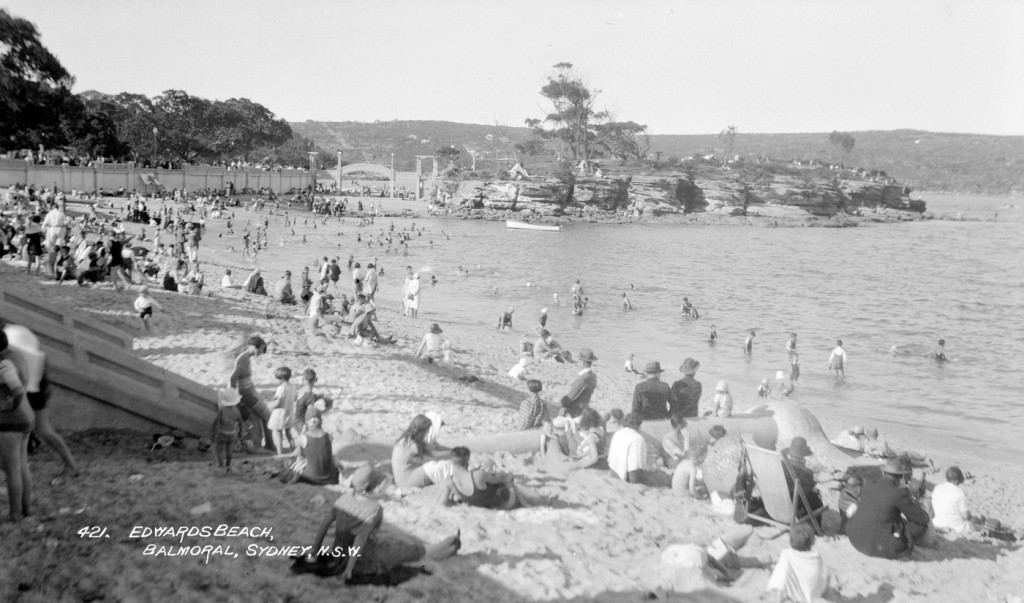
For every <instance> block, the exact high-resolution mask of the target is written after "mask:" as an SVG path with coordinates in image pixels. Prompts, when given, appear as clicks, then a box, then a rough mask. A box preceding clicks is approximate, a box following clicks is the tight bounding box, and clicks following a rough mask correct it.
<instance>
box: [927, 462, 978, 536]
mask: <svg viewBox="0 0 1024 603" xmlns="http://www.w3.org/2000/svg"><path fill="white" fill-rule="evenodd" d="M962 483H964V473H963V471H961V470H960V468H959V467H950V468H949V469H947V470H946V482H945V483H942V484H939V485H937V486H935V489H934V490H932V509H934V510H935V517H934V518H933V519H932V524H933V525H934V526H935V529H937V530H949V531H950V532H956V533H958V534H966V533H968V532H970V531H971V529H972V526H971V512H970V511H968V510H967V496H966V495H965V494H964V491H963V490H962V489H961V488H960V484H962Z"/></svg>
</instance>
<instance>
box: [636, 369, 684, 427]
mask: <svg viewBox="0 0 1024 603" xmlns="http://www.w3.org/2000/svg"><path fill="white" fill-rule="evenodd" d="M663 372H664V371H663V370H661V363H660V362H648V363H647V368H646V369H645V370H644V374H645V375H646V376H647V378H646V379H645V380H644V381H641V382H640V383H637V384H636V387H635V388H634V389H633V413H635V414H637V415H640V417H642V418H643V420H645V421H658V420H662V419H667V418H669V416H671V410H672V407H673V406H675V405H676V404H675V400H674V399H673V397H672V388H671V387H670V386H669V384H668V383H665V382H664V381H662V380H661V374H662V373H663Z"/></svg>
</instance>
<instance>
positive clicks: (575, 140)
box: [526, 63, 608, 160]
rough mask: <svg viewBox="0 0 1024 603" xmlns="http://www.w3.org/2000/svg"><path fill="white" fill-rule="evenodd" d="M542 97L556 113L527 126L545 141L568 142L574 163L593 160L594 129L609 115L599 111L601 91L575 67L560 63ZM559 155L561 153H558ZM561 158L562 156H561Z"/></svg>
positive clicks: (531, 121) (543, 90)
mask: <svg viewBox="0 0 1024 603" xmlns="http://www.w3.org/2000/svg"><path fill="white" fill-rule="evenodd" d="M540 94H541V96H543V97H544V98H545V99H546V100H547V101H548V102H549V103H550V104H551V106H552V108H553V111H552V112H551V113H548V115H547V117H545V118H544V119H543V120H539V119H527V120H526V125H527V126H528V127H529V128H531V129H532V130H533V131H534V133H536V134H537V135H538V136H539V137H540V138H541V139H542V140H545V141H548V140H551V139H554V138H557V139H560V140H562V141H564V142H565V143H566V144H567V145H568V147H569V150H570V152H571V153H572V157H573V159H574V160H579V159H590V157H591V153H592V151H593V149H592V148H591V140H592V138H593V137H594V135H595V133H594V132H593V131H592V130H591V127H592V126H596V125H598V124H601V123H604V122H605V121H607V120H608V113H607V112H606V111H595V110H594V105H595V103H596V101H597V96H598V95H599V94H600V90H596V89H591V88H590V86H589V84H588V83H587V81H586V78H585V77H584V76H583V75H582V74H580V73H578V72H577V71H576V70H575V69H573V66H572V63H558V64H556V65H555V66H554V73H552V74H551V75H549V76H548V82H547V84H545V85H544V86H543V87H542V88H541V89H540ZM556 152H557V151H556ZM558 155H559V158H561V153H558Z"/></svg>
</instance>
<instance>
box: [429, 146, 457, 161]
mask: <svg viewBox="0 0 1024 603" xmlns="http://www.w3.org/2000/svg"><path fill="white" fill-rule="evenodd" d="M461 153H462V152H461V151H459V150H458V149H456V148H455V147H443V148H440V149H438V150H437V151H435V152H434V154H435V155H437V158H438V159H444V160H445V161H447V162H448V165H450V166H453V165H455V161H456V160H458V158H459V155H460V154H461Z"/></svg>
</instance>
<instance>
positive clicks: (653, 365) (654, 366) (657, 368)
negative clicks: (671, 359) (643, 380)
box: [644, 361, 665, 375]
mask: <svg viewBox="0 0 1024 603" xmlns="http://www.w3.org/2000/svg"><path fill="white" fill-rule="evenodd" d="M644 372H645V373H647V374H649V375H650V374H661V373H664V372H665V371H663V370H661V363H660V362H658V361H654V362H648V363H647V368H646V369H644Z"/></svg>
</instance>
